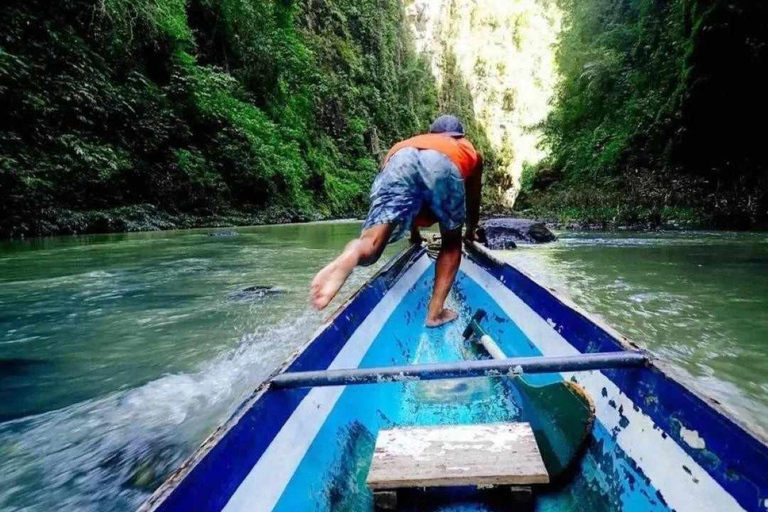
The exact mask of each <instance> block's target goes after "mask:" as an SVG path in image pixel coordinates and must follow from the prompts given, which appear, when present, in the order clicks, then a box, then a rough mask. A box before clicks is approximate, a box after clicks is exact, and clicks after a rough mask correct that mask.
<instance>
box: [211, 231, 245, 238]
mask: <svg viewBox="0 0 768 512" xmlns="http://www.w3.org/2000/svg"><path fill="white" fill-rule="evenodd" d="M239 234H240V233H238V232H237V231H214V232H213V233H208V236H213V237H216V238H233V237H236V236H238V235H239Z"/></svg>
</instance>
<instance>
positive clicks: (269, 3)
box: [0, 0, 437, 236]
mask: <svg viewBox="0 0 768 512" xmlns="http://www.w3.org/2000/svg"><path fill="white" fill-rule="evenodd" d="M0 29H1V30H0V108H2V110H3V112H4V123H3V126H2V127H0V146H1V147H2V149H1V150H0V235H6V236H8V235H11V236H13V235H21V234H49V233H59V232H72V231H79V230H82V229H86V230H98V229H113V228H115V226H116V224H115V223H112V224H109V225H108V226H107V227H106V228H104V225H103V223H102V224H101V225H89V224H87V223H86V224H85V225H84V224H83V222H82V221H77V222H74V221H73V219H83V218H90V217H89V216H88V215H86V216H85V217H83V216H82V215H80V214H79V213H78V212H88V211H112V212H113V213H114V214H115V215H123V216H126V215H128V216H130V215H129V214H128V213H127V212H129V211H130V209H131V208H137V209H138V210H137V211H140V212H141V215H139V216H140V217H141V216H144V215H145V213H146V212H151V211H156V210H155V209H153V208H152V207H149V206H146V205H154V206H155V207H158V208H160V209H161V210H162V211H164V212H167V213H169V214H179V215H182V214H184V215H203V216H215V215H219V214H221V213H222V212H226V211H235V210H238V211H246V212H255V213H258V212H262V213H265V214H269V212H279V214H277V215H278V217H277V219H272V220H282V219H286V220H288V219H308V218H318V217H328V216H345V215H354V214H360V213H361V212H362V211H363V210H364V208H365V205H366V202H367V201H366V199H367V192H368V185H369V183H370V182H371V180H372V178H373V176H374V174H375V172H376V170H377V168H378V163H379V158H380V157H381V155H382V154H383V153H384V152H386V149H387V148H388V147H389V145H390V144H391V143H392V142H394V141H395V140H396V139H398V138H403V137H406V136H410V135H411V134H413V133H414V132H417V131H420V130H424V129H425V128H426V127H427V126H428V123H429V121H430V119H431V118H432V117H433V116H434V115H435V114H436V112H437V90H436V87H435V84H434V82H433V79H432V77H431V74H430V72H429V69H428V66H427V63H426V62H424V61H422V60H421V59H420V58H419V57H417V56H416V54H415V53H414V51H413V45H412V43H411V41H410V39H409V37H410V35H409V33H408V30H407V25H406V23H405V20H404V14H403V11H402V6H401V4H400V2H399V1H397V0H303V1H299V2H296V3H292V2H288V1H284V0H63V1H61V2H45V1H42V0H25V1H23V2H22V1H20V0H11V2H9V3H6V4H4V5H3V7H2V8H0ZM142 205H145V206H142ZM100 226H101V227H100Z"/></svg>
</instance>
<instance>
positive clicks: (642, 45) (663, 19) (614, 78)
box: [519, 0, 768, 227]
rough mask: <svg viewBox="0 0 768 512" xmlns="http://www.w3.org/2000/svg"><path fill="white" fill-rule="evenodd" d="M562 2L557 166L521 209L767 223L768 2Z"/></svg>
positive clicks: (530, 186) (551, 165) (542, 173)
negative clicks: (682, 213) (597, 206)
mask: <svg viewBox="0 0 768 512" xmlns="http://www.w3.org/2000/svg"><path fill="white" fill-rule="evenodd" d="M560 3H561V7H562V9H563V11H564V13H565V28H564V31H563V34H562V40H561V42H560V46H559V49H558V63H559V66H560V69H561V73H562V80H561V83H560V86H559V90H558V92H557V98H556V102H555V108H554V109H553V111H552V113H551V114H550V116H549V117H548V119H547V121H546V123H545V133H546V142H547V145H548V146H549V148H550V150H551V157H550V158H549V159H548V160H547V161H545V162H544V163H543V164H542V165H541V166H540V168H539V169H538V171H536V172H533V171H531V172H529V175H528V176H526V187H527V189H524V190H523V195H522V198H521V202H520V204H519V206H520V207H523V208H534V209H538V210H539V211H546V210H547V209H549V210H555V211H563V210H567V209H571V210H573V209H577V210H578V209H581V210H589V209H591V208H593V205H590V204H589V202H590V201H591V200H592V199H594V198H595V197H599V198H600V200H601V201H602V206H603V207H604V208H607V210H608V211H610V212H613V213H612V215H615V214H616V212H617V211H622V210H623V211H625V212H626V211H641V212H644V213H643V214H642V217H643V219H645V220H649V221H651V222H654V221H655V220H656V219H659V218H661V217H662V215H661V213H662V212H663V211H673V210H674V209H676V208H692V209H693V210H695V211H696V212H698V216H699V218H700V224H707V225H718V226H730V227H749V226H755V225H760V224H765V223H766V222H768V154H766V152H765V151H763V148H762V146H763V145H762V144H761V141H760V140H759V138H760V135H759V130H756V129H755V127H756V126H758V125H759V123H760V122H761V121H763V120H764V119H765V117H766V114H768V97H766V95H765V92H764V91H765V90H766V88H767V87H768V79H766V75H765V73H764V72H763V70H764V69H765V68H766V65H768V35H767V34H768V5H767V4H766V3H765V2H760V1H757V0H746V1H744V2H732V1H727V0H706V1H704V0H560ZM531 173H532V174H531ZM595 192H596V193H597V195H595ZM630 220H631V219H630ZM635 220H638V219H635Z"/></svg>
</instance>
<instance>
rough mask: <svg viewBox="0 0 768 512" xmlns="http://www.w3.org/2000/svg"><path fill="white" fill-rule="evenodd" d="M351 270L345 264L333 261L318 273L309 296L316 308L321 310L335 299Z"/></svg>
mask: <svg viewBox="0 0 768 512" xmlns="http://www.w3.org/2000/svg"><path fill="white" fill-rule="evenodd" d="M351 272H352V271H351V270H347V269H346V268H345V267H344V266H343V265H340V264H339V263H337V262H336V261H332V262H331V263H329V264H328V265H326V266H325V267H323V269H322V270H321V271H320V272H318V273H317V275H316V276H315V278H314V279H313V280H312V285H311V286H310V289H309V298H310V299H311V300H312V305H313V306H314V307H315V309H317V310H321V309H323V308H325V306H327V305H328V303H329V302H331V300H333V298H334V297H335V296H336V294H337V293H339V290H340V289H341V287H342V285H344V281H346V280H347V277H349V274H350V273H351Z"/></svg>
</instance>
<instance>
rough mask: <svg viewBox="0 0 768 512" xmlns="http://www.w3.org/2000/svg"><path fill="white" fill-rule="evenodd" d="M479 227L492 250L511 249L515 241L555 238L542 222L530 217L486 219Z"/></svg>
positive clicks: (545, 241) (529, 242)
mask: <svg viewBox="0 0 768 512" xmlns="http://www.w3.org/2000/svg"><path fill="white" fill-rule="evenodd" d="M480 227H481V229H482V233H483V236H484V237H485V242H486V245H487V246H488V248H489V249H494V250H497V249H513V248H514V247H515V244H516V243H517V242H523V243H528V244H544V243H547V242H554V241H555V240H557V237H556V236H555V235H554V234H553V233H552V232H551V231H550V230H549V229H548V228H547V226H546V225H545V224H544V223H543V222H539V221H535V220H530V219H512V218H508V217H504V218H497V219H488V220H486V221H483V222H482V223H481V226H480Z"/></svg>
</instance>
